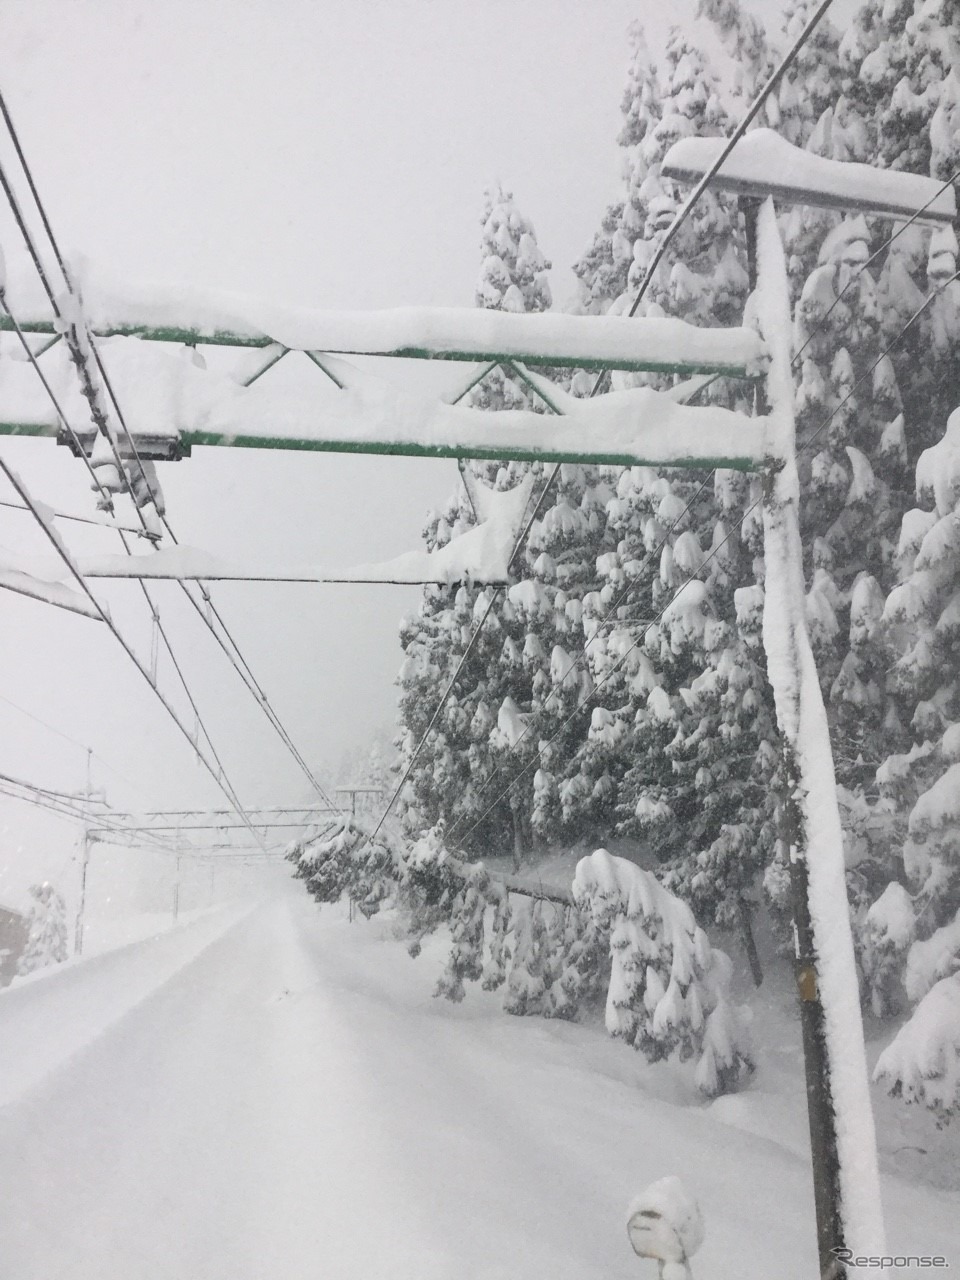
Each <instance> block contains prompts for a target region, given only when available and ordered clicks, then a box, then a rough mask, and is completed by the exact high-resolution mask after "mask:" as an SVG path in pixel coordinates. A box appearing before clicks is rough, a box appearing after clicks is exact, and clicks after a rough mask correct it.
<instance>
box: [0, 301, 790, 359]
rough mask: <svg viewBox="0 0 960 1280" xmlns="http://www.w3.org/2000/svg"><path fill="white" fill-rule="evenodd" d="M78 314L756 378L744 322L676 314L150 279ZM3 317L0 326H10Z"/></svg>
mask: <svg viewBox="0 0 960 1280" xmlns="http://www.w3.org/2000/svg"><path fill="white" fill-rule="evenodd" d="M82 293H83V310H84V316H85V318H86V320H87V322H88V324H89V325H90V326H91V328H92V329H93V331H94V333H96V334H99V335H101V336H103V337H108V336H117V335H121V336H129V337H140V338H145V339H148V340H150V341H158V342H176V343H188V344H196V343H211V344H219V345H224V346H241V347H261V346H268V345H270V344H271V343H279V344H280V345H281V346H282V347H284V348H287V349H289V350H294V351H315V352H318V353H323V352H329V353H331V354H334V355H376V356H397V357H402V358H407V359H425V360H464V361H475V362H481V361H486V362H499V361H501V360H520V361H522V362H523V363H524V364H531V365H554V366H561V367H566V368H590V369H625V370H634V371H650V372H661V373H679V374H693V373H722V374H727V375H729V376H731V377H757V376H759V375H760V374H761V373H762V372H763V370H764V366H765V357H764V348H763V343H762V341H761V339H760V338H759V336H758V335H757V334H756V333H755V332H753V331H752V330H750V329H743V328H739V329H708V328H700V327H698V326H695V325H689V324H686V323H685V322H684V321H682V320H675V319H657V318H648V319H630V318H629V317H626V316H571V315H560V314H556V313H550V312H545V313H543V314H538V315H514V314H511V313H510V312H504V311H493V310H485V309H483V308H479V307H398V308H395V309H392V310H383V311H320V310H310V309H307V308H294V307H280V306H276V305H273V304H270V303H267V302H262V301H259V300H257V299H254V298H247V297H244V296H243V295H240V294H231V293H208V292H204V291H201V290H198V289H195V288H192V287H190V286H184V287H183V288H171V286H170V285H165V284H156V285H150V286H140V287H138V288H129V289H128V288H126V287H124V288H123V289H122V290H119V289H115V288H112V287H110V288H107V287H105V286H104V285H102V284H99V283H98V280H97V278H96V277H95V276H90V277H89V278H88V279H85V280H84V281H83V282H82ZM10 307H11V310H12V312H13V314H14V315H15V316H16V317H17V319H18V321H19V323H20V325H21V327H22V328H23V329H24V330H25V331H26V332H33V333H38V332H42V333H52V332H54V327H53V322H52V320H51V318H50V316H49V312H48V310H46V309H45V308H44V307H43V305H42V304H41V303H39V302H38V301H37V300H36V299H34V298H32V297H29V296H27V295H23V298H22V300H21V299H20V298H18V297H17V294H16V291H15V290H13V289H11V290H10ZM8 325H9V321H7V320H6V317H2V318H0V328H4V327H8Z"/></svg>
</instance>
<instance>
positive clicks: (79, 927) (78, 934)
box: [73, 747, 93, 956]
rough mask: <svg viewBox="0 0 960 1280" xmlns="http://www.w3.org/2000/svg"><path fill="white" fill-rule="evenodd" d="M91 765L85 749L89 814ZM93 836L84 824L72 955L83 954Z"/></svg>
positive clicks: (88, 753) (81, 838)
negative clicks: (78, 898)
mask: <svg viewBox="0 0 960 1280" xmlns="http://www.w3.org/2000/svg"><path fill="white" fill-rule="evenodd" d="M92 765H93V749H92V748H91V747H87V780H86V786H85V790H84V797H85V800H86V805H85V807H86V809H87V812H88V813H89V812H90V790H91V782H92V778H91V770H92ZM92 841H93V836H92V835H91V834H90V827H89V826H88V825H87V824H86V823H85V824H84V827H83V835H82V836H81V837H80V903H79V905H78V907H77V923H76V927H75V929H74V937H73V953H74V955H78V956H79V955H82V954H83V913H84V910H85V909H86V905H87V867H88V866H89V865H90V845H91V843H92Z"/></svg>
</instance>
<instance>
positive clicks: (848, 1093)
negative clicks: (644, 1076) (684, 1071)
mask: <svg viewBox="0 0 960 1280" xmlns="http://www.w3.org/2000/svg"><path fill="white" fill-rule="evenodd" d="M756 250H757V263H756V269H757V289H756V293H755V295H754V297H755V305H756V314H757V319H758V321H759V324H760V330H761V333H762V335H763V337H764V339H765V341H766V343H767V345H768V348H769V351H770V356H771V362H770V368H769V372H768V375H767V399H768V415H769V423H770V427H771V443H772V447H773V452H774V457H773V458H772V459H771V466H770V468H769V470H768V473H767V476H766V479H765V486H764V501H763V529H764V552H765V564H766V570H765V604H764V617H763V640H764V648H765V650H766V655H767V670H768V674H769V678H770V683H771V686H772V688H773V693H774V699H775V702H776V709H777V720H778V723H779V727H780V733H781V735H782V739H783V743H784V765H785V788H784V790H785V794H784V799H783V803H782V812H781V817H782V838H783V839H784V841H785V843H786V845H787V848H788V850H789V860H790V861H789V865H790V876H791V888H792V895H793V905H794V946H795V957H796V981H797V994H798V997H799V1003H800V1018H801V1024H802V1030H803V1047H804V1061H805V1066H806V1083H807V1107H808V1117H809V1124H810V1143H811V1149H812V1158H813V1181H814V1200H815V1205H816V1214H817V1238H818V1245H819V1253H820V1275H821V1277H822V1280H836V1277H842V1276H845V1275H846V1274H847V1270H846V1267H845V1266H844V1264H843V1263H842V1262H841V1261H840V1259H839V1258H838V1256H837V1255H838V1250H844V1249H848V1250H851V1251H852V1252H853V1253H854V1254H882V1253H883V1252H884V1231H883V1216H882V1208H881V1202H880V1178H879V1171H878V1167H877V1152H876V1135H875V1131H874V1122H873V1113H872V1111H871V1106H870V1093H869V1079H868V1074H867V1064H866V1056H865V1053H864V1044H863V1024H862V1020H861V1015H860V1001H859V992H858V983H857V974H856V966H855V961H854V951H853V938H852V935H851V930H850V917H849V909H848V906H847V893H846V881H845V873H844V859H843V839H842V831H841V826H840V812H839V808H838V805H837V795H836V779H835V774H834V767H833V755H832V751H831V746H830V735H829V729H828V725H827V717H826V710H825V708H824V704H823V697H822V695H821V692H820V683H819V679H818V676H817V669H816V664H815V662H814V657H813V650H812V648H811V645H810V637H809V634H808V631H807V625H806V618H805V613H804V594H805V588H804V577H803V558H802V549H801V543H800V525H799V499H800V485H799V479H798V474H797V465H796V427H795V421H794V408H793V380H792V376H791V371H790V354H791V353H790V333H791V321H790V297H789V286H788V282H787V271H786V262H785V259H784V252H783V245H782V242H781V240H780V233H779V230H778V228H777V222H776V215H775V212H774V207H773V201H772V199H770V198H768V199H767V200H765V201H764V203H763V205H762V206H761V207H760V209H759V210H758V213H757V223H756Z"/></svg>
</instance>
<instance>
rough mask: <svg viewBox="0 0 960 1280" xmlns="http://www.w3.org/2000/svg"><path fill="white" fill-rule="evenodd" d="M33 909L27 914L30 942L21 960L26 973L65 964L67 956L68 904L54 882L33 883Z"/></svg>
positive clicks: (21, 971) (20, 969)
mask: <svg viewBox="0 0 960 1280" xmlns="http://www.w3.org/2000/svg"><path fill="white" fill-rule="evenodd" d="M30 897H31V898H32V899H33V901H32V902H31V903H30V910H29V912H28V914H27V941H26V945H25V946H24V948H23V951H22V952H21V954H20V958H19V960H18V961H17V973H18V975H20V976H23V975H25V974H28V973H35V972H36V970H37V969H44V968H46V967H47V965H51V964H62V963H63V962H64V960H66V958H67V905H66V903H65V902H64V900H63V895H62V894H61V893H58V891H57V890H56V889H54V887H53V885H51V884H49V883H48V882H47V881H44V882H43V884H32V885H31V886H30Z"/></svg>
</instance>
